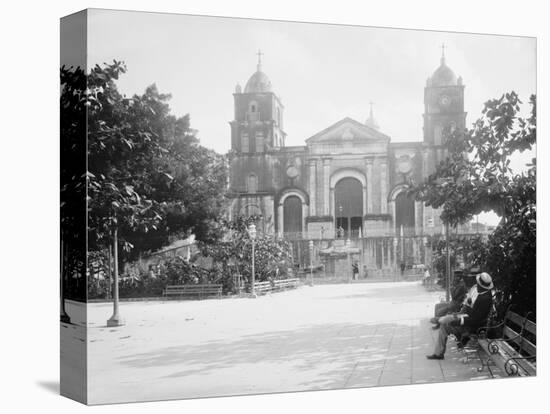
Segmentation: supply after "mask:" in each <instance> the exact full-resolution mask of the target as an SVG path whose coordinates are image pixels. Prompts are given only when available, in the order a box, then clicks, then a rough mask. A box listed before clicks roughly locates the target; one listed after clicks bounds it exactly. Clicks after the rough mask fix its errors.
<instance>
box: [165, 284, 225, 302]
mask: <svg viewBox="0 0 550 414" xmlns="http://www.w3.org/2000/svg"><path fill="white" fill-rule="evenodd" d="M162 295H163V296H177V297H193V298H198V299H203V298H206V297H212V296H217V297H218V298H219V297H221V295H222V285H216V284H204V285H168V286H166V287H165V288H164V291H163V292H162Z"/></svg>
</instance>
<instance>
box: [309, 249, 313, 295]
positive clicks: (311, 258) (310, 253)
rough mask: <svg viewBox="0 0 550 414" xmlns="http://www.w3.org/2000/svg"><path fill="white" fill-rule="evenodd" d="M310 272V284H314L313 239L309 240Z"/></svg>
mask: <svg viewBox="0 0 550 414" xmlns="http://www.w3.org/2000/svg"><path fill="white" fill-rule="evenodd" d="M309 274H310V276H311V280H310V283H311V284H310V286H313V240H310V241H309Z"/></svg>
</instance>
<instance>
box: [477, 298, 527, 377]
mask: <svg viewBox="0 0 550 414" xmlns="http://www.w3.org/2000/svg"><path fill="white" fill-rule="evenodd" d="M528 317H529V314H527V315H526V316H525V317H522V316H520V315H518V314H517V313H515V312H512V311H510V308H509V309H508V310H507V311H506V314H505V316H504V320H503V322H502V323H500V324H498V325H495V326H488V327H485V328H481V329H480V330H479V333H478V336H477V344H478V356H479V360H480V361H481V367H480V368H479V369H478V371H480V372H481V371H483V369H484V368H485V367H486V368H487V370H488V371H489V373H490V374H491V376H493V372H492V370H491V366H496V367H497V368H499V369H500V370H501V371H502V372H505V373H506V374H508V376H522V377H525V376H534V375H536V373H537V364H536V356H537V346H536V338H537V325H536V323H535V322H533V321H530V320H529V318H528ZM492 331H496V332H501V333H500V336H499V337H497V338H490V337H488V336H490V332H492Z"/></svg>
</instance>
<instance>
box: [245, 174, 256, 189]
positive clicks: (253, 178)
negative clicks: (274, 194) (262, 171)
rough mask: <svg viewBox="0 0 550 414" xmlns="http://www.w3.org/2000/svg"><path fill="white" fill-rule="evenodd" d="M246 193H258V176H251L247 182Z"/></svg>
mask: <svg viewBox="0 0 550 414" xmlns="http://www.w3.org/2000/svg"><path fill="white" fill-rule="evenodd" d="M246 191H247V192H248V193H257V192H258V177H257V176H256V174H249V175H248V178H247V180H246Z"/></svg>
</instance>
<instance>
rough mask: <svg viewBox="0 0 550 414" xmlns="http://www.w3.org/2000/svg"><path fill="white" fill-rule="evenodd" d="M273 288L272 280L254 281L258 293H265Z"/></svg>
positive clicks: (255, 290)
mask: <svg viewBox="0 0 550 414" xmlns="http://www.w3.org/2000/svg"><path fill="white" fill-rule="evenodd" d="M272 289H273V286H272V285H271V282H270V281H265V282H254V292H256V293H257V294H265V293H267V292H271V290H272Z"/></svg>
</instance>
